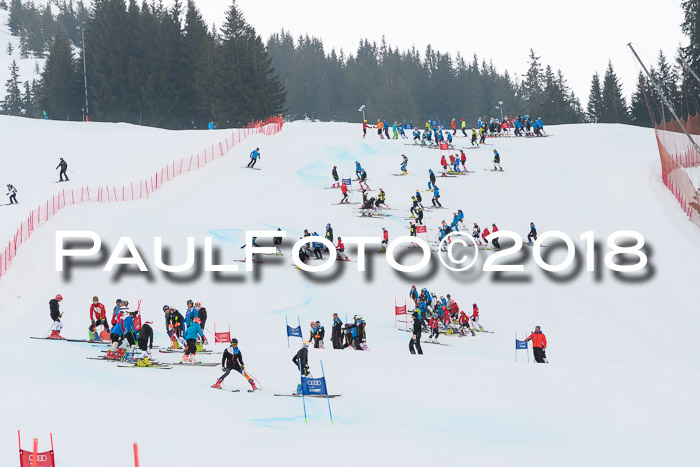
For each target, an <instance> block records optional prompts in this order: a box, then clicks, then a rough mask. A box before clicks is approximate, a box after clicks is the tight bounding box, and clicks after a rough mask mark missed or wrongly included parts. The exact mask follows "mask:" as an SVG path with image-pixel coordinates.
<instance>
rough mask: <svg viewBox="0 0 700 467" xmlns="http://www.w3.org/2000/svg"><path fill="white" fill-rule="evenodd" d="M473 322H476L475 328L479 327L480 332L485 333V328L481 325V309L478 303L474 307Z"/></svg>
mask: <svg viewBox="0 0 700 467" xmlns="http://www.w3.org/2000/svg"><path fill="white" fill-rule="evenodd" d="M472 321H473V322H474V327H476V326H479V331H483V330H484V327H483V326H482V325H481V324H479V307H478V306H476V303H474V304H473V305H472Z"/></svg>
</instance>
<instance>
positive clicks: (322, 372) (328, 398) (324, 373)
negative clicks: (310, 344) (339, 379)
mask: <svg viewBox="0 0 700 467" xmlns="http://www.w3.org/2000/svg"><path fill="white" fill-rule="evenodd" d="M321 375H322V376H323V382H324V384H325V383H326V372H325V371H323V360H321ZM302 392H303V391H302ZM326 401H327V402H328V414H329V415H330V416H331V425H332V424H333V413H332V412H331V398H330V397H328V384H326Z"/></svg>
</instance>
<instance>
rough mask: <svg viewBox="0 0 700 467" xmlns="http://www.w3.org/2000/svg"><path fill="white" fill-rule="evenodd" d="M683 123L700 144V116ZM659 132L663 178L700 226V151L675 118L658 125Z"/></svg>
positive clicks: (688, 213)
mask: <svg viewBox="0 0 700 467" xmlns="http://www.w3.org/2000/svg"><path fill="white" fill-rule="evenodd" d="M683 124H684V125H685V127H686V129H687V130H688V132H689V133H690V134H691V136H692V137H693V140H694V141H695V142H696V143H698V144H699V145H700V136H698V135H699V134H700V116H698V115H696V116H695V117H689V118H688V120H684V121H683ZM655 131H656V142H657V144H658V147H659V156H660V158H661V178H662V179H663V182H664V184H665V185H666V186H667V187H668V189H669V190H671V193H673V195H674V196H675V197H676V199H677V200H678V202H679V203H680V205H681V208H682V209H683V211H685V213H686V214H687V215H688V218H689V219H690V221H691V222H693V223H694V224H695V225H697V226H698V227H700V198H699V197H698V187H700V154H699V153H698V151H696V150H695V148H694V146H693V144H692V143H691V142H690V140H689V139H688V137H687V136H686V135H685V133H683V130H682V129H681V127H680V125H678V123H676V122H675V121H671V122H666V123H661V124H660V125H656V127H655ZM696 178H697V179H696Z"/></svg>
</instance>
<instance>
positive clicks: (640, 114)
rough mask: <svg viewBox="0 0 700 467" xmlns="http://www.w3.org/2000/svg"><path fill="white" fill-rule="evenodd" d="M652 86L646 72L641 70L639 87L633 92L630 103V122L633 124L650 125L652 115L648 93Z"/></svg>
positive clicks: (638, 81) (638, 78) (638, 80)
mask: <svg viewBox="0 0 700 467" xmlns="http://www.w3.org/2000/svg"><path fill="white" fill-rule="evenodd" d="M649 90H650V86H649V83H648V81H647V79H646V78H645V77H644V74H643V73H642V72H641V71H640V72H639V76H638V77H637V89H636V90H635V92H634V94H632V99H631V103H630V122H631V123H632V124H633V125H637V126H645V127H650V126H652V124H651V117H650V116H649V107H648V106H647V97H646V96H647V94H648V93H649Z"/></svg>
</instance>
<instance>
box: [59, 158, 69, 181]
mask: <svg viewBox="0 0 700 467" xmlns="http://www.w3.org/2000/svg"><path fill="white" fill-rule="evenodd" d="M60 159H61V161H60V162H59V163H58V165H57V166H56V168H57V169H58V168H59V167H60V168H61V172H60V173H59V177H60V179H59V180H58V181H59V182H63V181H66V182H68V181H70V180H68V174H67V173H66V172H67V171H68V162H66V161H64V160H63V158H62V157H61V158H60ZM64 175H65V176H66V179H65V180H63V176H64Z"/></svg>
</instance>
